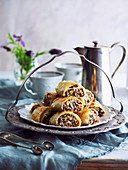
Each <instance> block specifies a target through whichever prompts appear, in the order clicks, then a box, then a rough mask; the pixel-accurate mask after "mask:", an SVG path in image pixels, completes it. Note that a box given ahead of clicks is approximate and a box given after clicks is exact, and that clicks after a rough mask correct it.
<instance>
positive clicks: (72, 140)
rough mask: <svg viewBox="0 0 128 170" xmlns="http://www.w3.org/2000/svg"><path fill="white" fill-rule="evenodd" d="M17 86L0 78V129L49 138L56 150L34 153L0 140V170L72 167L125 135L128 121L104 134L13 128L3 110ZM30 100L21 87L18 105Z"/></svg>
mask: <svg viewBox="0 0 128 170" xmlns="http://www.w3.org/2000/svg"><path fill="white" fill-rule="evenodd" d="M18 89H19V87H18V86H16V85H15V83H14V82H13V81H12V80H0V132H11V133H14V134H17V135H19V136H21V137H24V138H26V139H31V140H35V141H39V142H43V141H44V140H49V141H51V142H52V143H53V144H54V145H55V149H54V150H52V151H48V150H45V149H44V150H43V154H42V155H40V156H37V155H34V154H33V153H32V151H31V150H28V149H23V148H19V147H15V146H9V145H3V144H2V143H0V170H5V169H8V170H17V169H20V170H24V169H26V170H35V169H36V170H38V169H39V170H51V169H52V170H65V169H68V170H73V169H76V167H77V165H79V164H80V163H81V161H82V160H83V159H87V158H93V157H98V156H101V155H104V154H106V153H109V152H110V151H112V150H113V149H114V148H115V147H118V146H119V145H120V143H121V142H122V141H124V140H125V139H126V138H127V136H128V123H126V124H125V125H123V126H122V127H121V128H119V129H116V130H112V131H109V132H106V133H100V134H96V135H82V136H64V135H54V134H47V133H38V132H34V131H30V130H25V129H22V128H18V127H15V126H13V125H11V124H10V123H9V122H7V121H6V120H5V113H6V110H7V108H8V107H9V106H10V105H11V104H12V103H13V102H14V101H15V98H16V95H17V92H18ZM32 102H37V98H36V96H35V97H33V96H32V95H31V94H29V93H28V92H26V91H25V89H24V88H23V89H22V91H21V94H20V97H19V102H18V104H17V105H23V104H28V103H32ZM125 109H127V108H125ZM124 114H125V115H127V116H128V112H126V111H124ZM22 144H23V143H22ZM31 146H32V145H31Z"/></svg>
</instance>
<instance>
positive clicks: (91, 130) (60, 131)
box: [6, 105, 126, 135]
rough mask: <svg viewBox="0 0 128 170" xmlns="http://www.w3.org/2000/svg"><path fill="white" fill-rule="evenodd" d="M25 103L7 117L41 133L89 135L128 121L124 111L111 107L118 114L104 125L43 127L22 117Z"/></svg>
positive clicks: (112, 128) (18, 124)
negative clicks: (21, 110) (62, 127)
mask: <svg viewBox="0 0 128 170" xmlns="http://www.w3.org/2000/svg"><path fill="white" fill-rule="evenodd" d="M24 107H25V105H22V106H18V107H14V108H12V109H11V110H10V111H9V112H8V113H7V115H6V119H7V121H8V122H10V123H11V124H12V125H14V126H16V127H19V128H23V129H27V130H32V131H36V132H41V133H52V134H57V135H88V134H97V133H101V132H107V131H110V130H114V129H117V128H119V127H121V126H122V125H123V124H125V122H126V118H125V116H124V115H123V114H122V112H120V111H118V110H116V109H114V108H112V107H109V109H110V110H111V112H115V113H116V115H115V116H114V117H113V118H112V120H110V121H108V122H107V123H104V124H102V125H98V126H94V127H92V128H85V129H84V128H82V129H68V128H67V129H60V128H57V126H56V127H54V128H53V127H43V126H41V125H38V124H35V123H32V122H28V121H27V120H24V119H22V118H20V115H19V113H18V110H19V109H21V108H24Z"/></svg>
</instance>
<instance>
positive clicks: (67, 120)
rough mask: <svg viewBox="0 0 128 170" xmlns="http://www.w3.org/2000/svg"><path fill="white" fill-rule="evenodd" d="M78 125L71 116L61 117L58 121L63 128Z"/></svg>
mask: <svg viewBox="0 0 128 170" xmlns="http://www.w3.org/2000/svg"><path fill="white" fill-rule="evenodd" d="M78 124H79V122H78V120H77V119H76V118H75V117H74V116H73V115H70V114H64V115H61V116H60V117H59V119H58V125H59V126H61V127H64V126H65V127H76V126H78Z"/></svg>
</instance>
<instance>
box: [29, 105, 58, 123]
mask: <svg viewBox="0 0 128 170" xmlns="http://www.w3.org/2000/svg"><path fill="white" fill-rule="evenodd" d="M54 113H55V111H54V110H53V109H52V108H51V107H50V106H42V107H38V108H37V109H35V110H34V111H33V113H32V119H33V120H34V121H36V122H40V123H44V124H49V119H50V118H51V116H53V114H54Z"/></svg>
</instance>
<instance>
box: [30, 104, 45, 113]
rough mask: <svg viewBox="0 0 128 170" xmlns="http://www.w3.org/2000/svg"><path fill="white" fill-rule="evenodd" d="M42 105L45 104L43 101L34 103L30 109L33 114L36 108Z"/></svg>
mask: <svg viewBox="0 0 128 170" xmlns="http://www.w3.org/2000/svg"><path fill="white" fill-rule="evenodd" d="M41 106H44V103H42V102H39V103H34V104H33V106H32V108H31V110H30V111H29V113H31V114H32V113H33V111H34V110H35V109H37V108H38V107H41Z"/></svg>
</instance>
